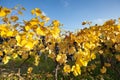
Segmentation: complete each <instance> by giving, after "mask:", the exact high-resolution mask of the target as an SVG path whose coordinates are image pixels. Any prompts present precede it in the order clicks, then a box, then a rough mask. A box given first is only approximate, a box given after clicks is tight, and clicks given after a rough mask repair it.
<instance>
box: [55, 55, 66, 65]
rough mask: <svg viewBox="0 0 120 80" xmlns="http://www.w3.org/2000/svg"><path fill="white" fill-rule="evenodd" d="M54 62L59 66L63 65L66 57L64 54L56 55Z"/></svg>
mask: <svg viewBox="0 0 120 80" xmlns="http://www.w3.org/2000/svg"><path fill="white" fill-rule="evenodd" d="M56 61H57V62H59V63H60V64H64V63H66V62H67V56H66V54H61V53H60V54H58V55H57V57H56Z"/></svg>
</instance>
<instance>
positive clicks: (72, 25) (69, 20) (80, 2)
mask: <svg viewBox="0 0 120 80" xmlns="http://www.w3.org/2000/svg"><path fill="white" fill-rule="evenodd" d="M17 4H20V5H21V6H23V7H25V8H26V11H25V12H24V15H23V16H21V17H20V20H23V19H24V20H29V19H31V17H32V15H31V14H30V11H31V10H32V9H34V8H40V9H41V10H42V11H43V12H44V14H45V15H47V16H48V17H50V19H51V21H52V20H55V19H57V20H59V21H60V22H61V23H62V24H64V26H63V27H62V28H63V29H66V30H71V31H74V30H77V29H81V28H84V27H85V26H82V25H81V23H82V22H83V21H92V22H93V24H96V23H97V24H101V23H103V22H104V21H106V20H108V19H117V18H119V17H120V0H0V6H4V7H8V8H13V7H14V6H16V5H17Z"/></svg>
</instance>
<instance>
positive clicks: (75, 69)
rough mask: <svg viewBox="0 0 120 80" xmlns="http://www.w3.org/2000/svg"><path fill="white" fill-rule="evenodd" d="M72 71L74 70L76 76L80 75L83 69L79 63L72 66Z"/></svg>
mask: <svg viewBox="0 0 120 80" xmlns="http://www.w3.org/2000/svg"><path fill="white" fill-rule="evenodd" d="M71 71H72V72H73V74H74V76H78V75H79V74H81V69H80V66H79V65H78V64H76V65H74V66H72V69H71Z"/></svg>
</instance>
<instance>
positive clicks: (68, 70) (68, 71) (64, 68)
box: [63, 64, 71, 73]
mask: <svg viewBox="0 0 120 80" xmlns="http://www.w3.org/2000/svg"><path fill="white" fill-rule="evenodd" d="M63 70H64V72H65V73H70V71H71V68H70V65H67V64H65V65H64V67H63Z"/></svg>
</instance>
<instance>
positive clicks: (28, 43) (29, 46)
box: [25, 41, 34, 50]
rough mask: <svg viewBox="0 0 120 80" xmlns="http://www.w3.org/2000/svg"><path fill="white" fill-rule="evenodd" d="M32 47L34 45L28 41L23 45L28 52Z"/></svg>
mask: <svg viewBox="0 0 120 80" xmlns="http://www.w3.org/2000/svg"><path fill="white" fill-rule="evenodd" d="M33 47H34V44H33V42H31V41H28V42H27V43H26V45H25V48H27V49H28V50H30V49H32V48H33Z"/></svg>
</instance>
